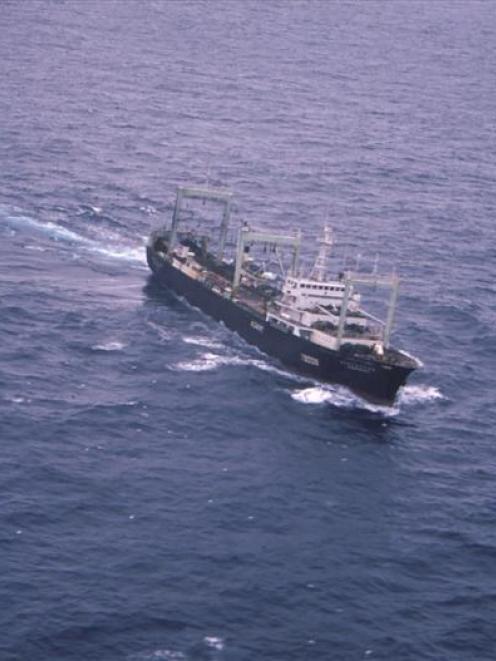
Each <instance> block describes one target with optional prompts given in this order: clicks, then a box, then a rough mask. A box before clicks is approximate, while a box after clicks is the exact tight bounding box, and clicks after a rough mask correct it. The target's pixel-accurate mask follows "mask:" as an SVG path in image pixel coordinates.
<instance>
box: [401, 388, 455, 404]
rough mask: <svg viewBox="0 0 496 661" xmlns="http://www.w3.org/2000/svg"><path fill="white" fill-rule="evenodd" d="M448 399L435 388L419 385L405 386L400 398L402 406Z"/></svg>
mask: <svg viewBox="0 0 496 661" xmlns="http://www.w3.org/2000/svg"><path fill="white" fill-rule="evenodd" d="M442 399H446V397H445V396H444V395H443V393H442V392H441V391H440V390H439V388H436V387H435V386H427V385H423V384H419V385H416V386H413V385H412V386H404V387H403V388H402V389H401V390H400V392H399V396H398V401H399V403H400V404H407V405H409V404H427V403H429V402H435V401H437V400H442Z"/></svg>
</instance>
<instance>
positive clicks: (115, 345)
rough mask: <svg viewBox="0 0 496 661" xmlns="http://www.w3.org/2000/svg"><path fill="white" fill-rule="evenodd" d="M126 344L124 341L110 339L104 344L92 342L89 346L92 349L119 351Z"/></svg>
mask: <svg viewBox="0 0 496 661" xmlns="http://www.w3.org/2000/svg"><path fill="white" fill-rule="evenodd" d="M126 346H127V344H124V342H117V341H110V342H105V343H104V344H94V345H93V346H92V347H91V348H92V349H93V350H94V351H121V350H122V349H124V347H126Z"/></svg>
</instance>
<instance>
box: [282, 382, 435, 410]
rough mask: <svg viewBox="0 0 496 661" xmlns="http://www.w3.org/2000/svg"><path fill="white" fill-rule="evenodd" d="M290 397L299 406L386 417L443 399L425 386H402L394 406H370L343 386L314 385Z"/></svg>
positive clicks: (296, 391) (432, 388)
mask: <svg viewBox="0 0 496 661" xmlns="http://www.w3.org/2000/svg"><path fill="white" fill-rule="evenodd" d="M291 397H292V399H294V400H295V401H297V402H300V403H301V404H331V405H332V406H337V407H339V408H346V409H363V410H366V411H369V412H371V413H379V414H381V415H384V416H386V417H392V416H396V415H398V413H399V412H400V408H401V407H403V406H411V405H414V404H427V403H430V402H434V401H436V400H441V399H445V397H444V395H443V394H442V393H441V392H440V391H439V389H438V388H436V387H434V386H427V385H415V386H404V387H403V388H402V389H401V390H400V392H399V394H398V398H397V400H396V403H395V404H394V406H379V405H377V404H371V403H370V402H367V401H366V400H364V399H362V398H361V397H359V396H358V395H355V394H354V393H352V392H351V391H350V390H348V389H347V388H345V387H344V386H331V385H315V386H312V387H309V388H301V389H299V390H295V391H294V392H292V393H291Z"/></svg>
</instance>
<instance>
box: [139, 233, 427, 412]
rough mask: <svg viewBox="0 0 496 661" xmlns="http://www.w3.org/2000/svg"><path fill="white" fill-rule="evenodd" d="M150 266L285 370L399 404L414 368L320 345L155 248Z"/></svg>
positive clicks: (358, 351)
mask: <svg viewBox="0 0 496 661" xmlns="http://www.w3.org/2000/svg"><path fill="white" fill-rule="evenodd" d="M147 260H148V264H149V266H150V268H151V270H152V271H153V273H154V275H155V278H156V279H157V281H158V282H159V283H160V284H161V285H163V286H164V287H166V288H167V289H169V290H171V291H172V292H174V293H175V294H177V295H179V296H182V297H184V298H185V299H186V300H187V301H188V302H189V303H190V304H191V305H193V306H195V307H197V308H199V309H200V310H202V311H203V312H205V313H206V314H208V315H209V316H210V317H213V318H214V319H216V320H217V321H222V322H224V324H225V325H226V326H227V327H228V328H229V329H230V330H232V331H235V332H236V333H238V334H239V335H240V336H241V337H242V338H244V339H245V340H246V341H247V342H249V343H250V344H252V345H255V346H256V347H258V348H259V349H260V350H261V351H263V352H264V353H266V354H267V355H269V356H272V357H274V358H276V359H278V360H279V361H280V362H281V363H283V364H284V365H285V366H287V367H288V368H290V369H291V370H292V371H295V372H297V373H299V374H302V375H305V376H308V377H309V378H311V379H316V380H318V381H321V382H324V383H329V384H340V385H344V386H346V387H347V388H349V389H350V390H351V391H353V392H354V393H356V394H357V395H359V396H360V397H363V398H364V399H365V400H367V401H369V402H372V403H374V404H378V405H382V406H391V405H392V404H393V403H394V400H395V398H396V394H397V392H398V389H399V388H400V387H401V386H403V385H404V384H405V383H406V380H407V378H408V375H409V374H410V373H411V372H412V371H413V370H414V369H415V367H414V365H408V364H407V365H401V364H394V363H395V361H394V360H387V357H385V358H386V359H384V358H383V359H378V358H376V357H375V356H374V354H373V353H371V352H370V351H364V350H363V349H361V348H360V347H357V346H353V345H350V344H345V345H343V346H341V348H340V349H339V350H338V351H333V350H330V349H327V348H325V347H321V346H318V345H316V344H314V343H313V342H310V341H309V340H307V339H305V338H302V337H297V336H295V335H293V334H291V333H288V332H287V331H285V330H284V329H283V328H281V327H278V326H277V325H276V324H274V322H272V321H266V319H265V316H264V315H263V314H262V313H259V312H258V311H257V310H255V309H253V308H252V307H248V306H245V305H243V304H242V303H240V302H237V301H233V300H231V298H228V297H227V296H226V295H224V294H223V293H222V291H218V292H217V291H215V290H214V289H212V288H210V287H207V286H206V285H205V284H204V283H203V282H201V281H198V280H195V279H193V278H190V277H188V275H186V274H185V273H183V272H181V271H180V270H179V269H177V268H175V267H174V266H173V265H172V264H171V262H170V261H168V260H164V259H163V257H161V256H160V255H159V254H158V253H157V251H156V250H155V249H154V247H153V245H152V246H150V245H149V246H148V247H147Z"/></svg>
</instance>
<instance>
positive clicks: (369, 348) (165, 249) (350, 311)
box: [146, 186, 421, 407]
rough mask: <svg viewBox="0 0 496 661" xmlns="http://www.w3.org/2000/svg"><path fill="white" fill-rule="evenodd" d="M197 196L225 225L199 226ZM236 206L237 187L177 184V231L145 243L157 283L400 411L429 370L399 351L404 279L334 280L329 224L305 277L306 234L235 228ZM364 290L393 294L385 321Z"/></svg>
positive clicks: (373, 275)
mask: <svg viewBox="0 0 496 661" xmlns="http://www.w3.org/2000/svg"><path fill="white" fill-rule="evenodd" d="M190 200H193V201H196V202H202V203H203V204H205V203H206V202H208V203H209V204H211V203H213V204H214V205H215V206H216V207H220V211H221V214H220V216H221V217H220V222H219V223H218V225H214V226H213V227H212V226H211V223H202V222H198V223H196V224H195V223H192V222H191V213H190V209H188V204H189V201H190ZM232 206H233V194H232V192H231V191H226V190H222V189H214V188H209V187H207V188H203V187H194V186H188V187H187V186H180V187H178V188H177V192H176V201H175V206H174V210H173V214H172V220H171V222H170V225H169V226H165V227H159V228H157V229H155V230H153V231H152V233H151V235H150V237H149V239H148V242H147V245H146V252H147V261H148V265H149V267H150V269H151V271H152V273H153V275H152V277H153V278H154V279H155V280H156V281H157V282H158V283H159V284H160V285H162V286H163V287H165V288H167V289H168V290H170V291H172V292H173V293H174V294H175V295H176V296H178V297H182V298H184V299H185V300H186V301H188V302H189V303H190V304H191V305H192V306H194V307H196V308H199V309H200V310H202V311H203V312H204V313H206V314H207V315H208V316H210V317H212V318H213V319H215V320H217V321H218V322H223V323H224V324H225V326H226V327H227V328H228V329H230V330H231V331H234V332H235V333H237V334H238V335H240V336H241V337H242V338H243V339H244V340H245V341H246V342H248V343H249V344H251V345H254V346H256V347H258V349H259V350H261V351H262V352H263V353H265V354H267V355H268V356H270V357H272V358H273V359H275V360H276V361H279V362H280V363H281V364H282V365H284V366H285V367H286V368H288V369H289V370H290V371H292V372H295V373H297V374H298V375H302V376H304V377H308V378H309V379H310V380H312V381H316V382H319V383H324V384H333V385H339V386H344V387H346V388H348V389H349V390H351V391H352V392H353V393H354V394H356V395H357V396H359V397H360V398H363V399H364V400H366V401H367V402H370V403H372V404H375V405H380V406H388V407H389V406H393V405H394V403H395V401H396V398H397V395H398V391H399V390H400V388H401V387H402V386H404V385H405V383H406V381H407V379H408V377H409V375H410V374H411V373H412V372H413V371H414V370H416V369H417V368H418V367H420V366H421V362H420V361H419V360H418V359H417V358H415V357H413V356H411V355H410V354H409V353H407V352H406V351H404V350H400V349H398V348H395V347H393V346H392V345H391V334H392V329H393V323H394V317H395V310H396V306H397V297H398V287H399V277H398V276H397V274H395V273H392V274H390V275H379V274H378V273H377V269H373V270H372V271H371V272H369V273H364V272H362V271H361V270H360V269H357V268H355V269H353V270H351V269H346V268H345V269H342V270H340V271H339V272H338V273H336V275H335V276H332V275H329V274H328V269H327V262H328V258H329V254H330V251H331V248H332V246H333V235H332V230H331V229H330V228H329V227H327V226H326V227H325V228H324V233H323V237H322V239H321V240H320V241H319V245H318V251H317V256H316V259H315V263H314V264H313V268H312V269H311V270H309V272H307V273H305V272H304V270H303V269H302V268H301V265H300V253H301V242H302V233H301V231H300V230H297V231H295V232H293V233H287V234H286V233H285V234H281V233H275V232H267V231H262V230H260V229H257V228H255V227H252V226H250V225H248V224H247V223H246V222H244V223H242V224H240V227H239V228H238V229H237V231H234V232H233V230H232V229H231V228H230V218H231V211H232ZM257 247H258V248H259V249H263V250H264V251H268V252H269V254H271V255H277V257H278V259H279V264H280V266H281V269H280V273H279V274H277V273H274V272H273V271H272V270H268V269H267V264H266V262H264V261H262V262H260V261H256V260H255V259H254V258H253V256H252V255H253V253H254V252H256V250H255V249H256V248H257ZM281 254H284V255H285V256H286V259H287V261H288V262H289V263H287V264H286V265H284V264H283V263H282V259H280V256H281ZM363 287H365V288H367V287H372V288H373V290H374V291H375V290H377V288H381V289H380V290H381V291H383V289H386V290H387V291H388V294H387V300H386V304H385V307H386V315H385V320H383V319H381V318H379V317H378V316H376V315H374V314H371V313H370V312H367V311H366V310H365V309H364V308H363V306H362V294H361V293H360V288H363Z"/></svg>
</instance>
